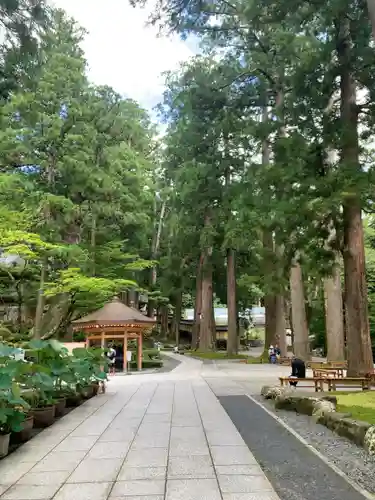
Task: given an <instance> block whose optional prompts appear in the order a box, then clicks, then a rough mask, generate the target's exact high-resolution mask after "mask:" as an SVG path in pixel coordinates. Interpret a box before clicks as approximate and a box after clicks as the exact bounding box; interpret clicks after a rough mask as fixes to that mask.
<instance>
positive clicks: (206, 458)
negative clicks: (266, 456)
mask: <svg viewBox="0 0 375 500" xmlns="http://www.w3.org/2000/svg"><path fill="white" fill-rule="evenodd" d="M204 372H206V373H204ZM216 372H218V370H217V367H215V366H212V367H209V368H207V366H204V367H203V366H202V363H200V362H199V361H195V360H191V359H186V360H185V361H183V362H182V363H181V364H180V365H179V366H178V367H177V368H176V369H175V370H173V372H171V373H169V374H154V375H140V376H131V377H130V376H129V377H116V378H114V379H113V380H111V382H110V383H109V388H108V391H107V393H106V394H105V395H99V396H97V397H96V398H93V399H91V400H89V401H87V402H86V403H85V404H84V405H82V406H80V407H79V408H77V409H75V410H74V411H72V412H71V413H69V414H68V415H67V416H65V417H64V418H62V419H61V420H60V421H59V422H56V423H55V424H54V425H53V426H52V427H50V428H49V429H47V430H45V431H43V432H42V433H40V434H39V435H38V436H36V437H35V438H34V439H32V440H31V441H29V442H28V443H27V444H25V445H24V446H22V447H21V448H20V449H19V450H17V452H15V453H13V454H12V455H10V456H9V457H8V458H6V459H5V460H2V461H1V462H0V494H1V495H0V499H1V500H49V499H52V498H53V499H54V500H106V499H111V500H116V499H117V500H120V499H122V500H198V499H199V500H255V499H256V500H278V496H277V495H276V493H275V492H274V490H273V488H272V486H271V484H270V483H269V481H268V480H267V478H266V477H265V475H264V474H263V472H262V470H261V468H260V466H259V465H258V464H257V462H256V460H255V458H254V456H253V455H252V453H251V451H250V450H249V449H248V447H247V446H246V444H245V443H244V441H243V440H242V437H241V436H240V434H239V433H238V431H237V429H236V428H235V426H234V424H233V423H232V421H231V420H230V418H229V417H228V415H227V413H226V412H225V410H224V409H223V407H222V406H221V405H220V403H219V401H218V400H217V399H216V396H215V395H214V393H213V392H212V390H211V388H210V386H209V385H208V384H207V383H206V381H205V380H204V378H203V377H202V375H208V376H210V377H211V379H210V380H211V382H212V381H214V382H215V383H214V384H213V386H214V387H215V389H216V390H218V391H219V392H220V381H219V379H215V377H216V376H217V375H218V374H219V375H220V373H216ZM221 376H222V374H221ZM221 380H223V379H222V378H221ZM228 390H229V391H230V392H231V393H233V390H234V388H233V387H232V386H231V384H227V385H225V383H224V387H223V391H224V392H227V391H228Z"/></svg>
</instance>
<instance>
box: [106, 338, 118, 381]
mask: <svg viewBox="0 0 375 500" xmlns="http://www.w3.org/2000/svg"><path fill="white" fill-rule="evenodd" d="M107 358H108V361H109V373H110V375H115V373H116V366H115V363H116V349H115V348H114V347H113V345H111V346H110V347H109V349H108V351H107Z"/></svg>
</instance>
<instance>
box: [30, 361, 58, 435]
mask: <svg viewBox="0 0 375 500" xmlns="http://www.w3.org/2000/svg"><path fill="white" fill-rule="evenodd" d="M32 370H33V372H32V373H31V374H30V375H29V376H28V377H27V379H26V383H27V385H28V388H29V389H34V390H33V391H32V393H31V395H30V403H31V410H30V413H31V414H32V415H33V417H34V426H35V427H39V428H40V427H42V428H43V427H48V426H50V425H52V424H53V422H54V419H55V413H56V407H55V404H56V399H55V397H54V394H53V390H54V385H53V379H52V377H51V376H50V374H49V373H48V369H47V368H46V367H44V366H42V365H35V364H33V365H32Z"/></svg>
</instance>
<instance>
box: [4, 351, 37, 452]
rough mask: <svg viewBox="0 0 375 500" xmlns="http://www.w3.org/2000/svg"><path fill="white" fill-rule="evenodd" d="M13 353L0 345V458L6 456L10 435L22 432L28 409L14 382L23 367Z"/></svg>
mask: <svg viewBox="0 0 375 500" xmlns="http://www.w3.org/2000/svg"><path fill="white" fill-rule="evenodd" d="M14 352H15V349H14V348H12V347H10V346H7V345H6V344H0V457H4V456H6V455H7V454H8V449H9V438H10V433H11V432H19V431H21V430H22V423H23V422H24V420H25V418H26V413H27V411H28V410H29V408H30V407H29V405H28V403H27V402H26V400H25V399H24V398H23V397H22V396H21V388H20V386H19V385H18V383H17V381H16V379H17V376H18V375H19V374H20V373H22V372H23V371H24V370H23V369H24V366H25V365H24V363H23V362H22V361H19V360H15V359H14Z"/></svg>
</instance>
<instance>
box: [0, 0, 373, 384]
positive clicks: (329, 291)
mask: <svg viewBox="0 0 375 500" xmlns="http://www.w3.org/2000/svg"><path fill="white" fill-rule="evenodd" d="M133 3H134V4H135V5H139V4H144V2H138V1H137V0H134V2H133ZM0 7H1V10H0V17H1V18H2V19H3V28H4V30H5V33H6V41H7V43H5V44H4V45H3V46H2V47H1V51H2V58H1V65H0V67H1V80H0V81H1V92H0V98H1V109H0V249H1V254H0V276H1V279H0V298H1V302H2V306H3V308H2V310H3V323H2V326H1V331H0V336H3V337H7V338H8V339H9V338H10V339H13V340H16V341H17V339H20V338H23V337H25V336H26V337H35V338H41V337H42V338H49V337H54V336H55V337H59V338H65V337H66V335H67V334H68V333H69V331H70V328H69V325H70V322H71V320H72V319H74V318H76V317H78V316H80V315H82V314H84V313H85V312H88V311H92V310H94V309H96V308H98V307H99V306H101V305H103V304H104V303H105V302H106V301H107V300H109V299H110V298H111V297H113V296H114V295H120V297H121V298H122V300H123V301H125V302H127V303H128V304H130V305H133V306H135V307H140V308H141V309H142V310H144V311H145V312H146V309H147V314H149V315H150V316H154V315H155V316H157V318H158V320H159V326H158V328H157V329H156V330H155V335H160V337H161V338H169V339H170V340H171V341H173V342H174V343H176V344H178V343H179V341H180V320H181V317H182V314H183V310H184V308H185V307H192V308H194V320H193V325H192V333H191V339H189V344H191V347H192V348H193V349H198V348H199V350H200V351H208V350H213V349H216V348H218V347H219V343H218V342H217V338H216V334H217V332H216V326H215V319H214V313H213V309H214V306H215V305H217V304H220V305H225V306H226V307H227V309H228V336H227V340H226V341H225V346H224V347H225V348H226V349H227V353H228V355H229V356H231V355H235V354H236V353H237V351H238V349H239V347H240V340H241V339H240V328H239V323H240V322H239V317H240V316H242V315H243V314H246V313H247V312H248V310H249V309H250V308H251V307H252V306H254V305H264V307H265V310H266V325H265V347H266V348H268V346H269V345H270V344H275V343H278V344H279V346H280V348H281V351H282V354H283V355H286V353H287V332H290V333H291V338H292V342H293V347H292V348H293V352H294V353H295V354H296V355H297V356H299V357H301V358H303V359H306V360H307V359H309V357H310V355H311V349H312V348H313V347H322V348H323V349H324V350H325V351H326V352H327V355H328V359H330V360H332V361H335V360H336V361H341V360H344V359H345V358H347V360H348V363H349V373H351V374H355V375H359V374H364V373H368V372H369V371H370V370H372V369H373V360H372V354H371V349H372V342H374V340H371V338H372V339H374V332H375V288H374V281H375V253H374V252H375V233H374V231H375V220H374V216H373V212H374V210H373V207H374V201H375V200H374V175H373V173H374V154H373V140H372V137H373V130H374V122H375V119H374V118H375V114H374V105H373V102H374V95H375V81H374V75H375V71H374V70H375V67H374V65H375V62H374V46H373V41H372V32H371V23H370V21H369V16H368V12H367V7H366V4H365V2H358V1H356V2H352V1H350V0H345V1H344V2H339V3H337V2H332V1H329V2H328V3H327V2H322V1H320V0H318V1H317V2H313V3H306V2H304V1H300V0H295V1H294V2H292V4H290V2H289V3H288V4H287V3H285V2H281V3H280V2H277V3H276V2H274V1H272V0H271V1H269V0H267V1H266V0H261V1H259V2H256V3H249V2H245V1H243V0H235V1H234V2H227V1H226V0H225V1H223V0H215V1H210V2H205V1H199V2H197V1H196V0H189V1H187V2H184V3H183V4H180V3H178V2H175V1H174V0H160V2H159V3H158V4H157V7H156V8H155V10H154V11H153V12H152V18H151V22H153V23H155V24H158V25H159V26H160V27H161V29H162V30H163V31H164V32H168V33H170V32H176V33H178V34H180V35H181V36H182V37H187V36H189V35H194V36H196V37H198V38H199V40H200V43H201V51H200V55H197V56H196V57H193V58H191V59H190V60H189V61H188V62H186V63H183V64H181V66H180V68H179V69H178V70H177V71H175V72H171V73H169V74H167V75H165V92H164V96H163V101H162V102H161V103H160V105H159V107H158V112H159V120H160V122H163V124H164V126H165V127H166V132H165V134H160V129H159V128H158V127H159V125H160V123H159V124H153V123H152V121H151V119H150V116H149V114H148V112H147V111H146V110H144V109H142V107H141V106H140V105H139V104H138V103H137V102H135V101H133V100H132V99H131V98H129V97H124V96H122V95H120V94H119V93H118V92H117V91H116V89H113V88H110V87H109V86H97V85H95V84H94V83H93V82H91V81H89V79H88V76H87V62H86V60H85V54H84V53H83V51H82V48H81V42H82V40H83V39H84V37H85V30H84V29H83V28H81V27H80V26H79V25H78V24H77V23H76V22H75V21H74V20H73V19H70V18H69V16H67V14H66V13H65V12H63V11H62V10H56V9H52V8H50V7H47V6H46V4H45V3H44V2H42V1H26V0H25V1H24V2H22V3H19V2H16V1H14V2H13V3H12V1H6V2H2V1H1V0H0ZM4 19H6V20H7V22H4ZM371 336H372V337H371ZM242 340H243V339H242Z"/></svg>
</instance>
